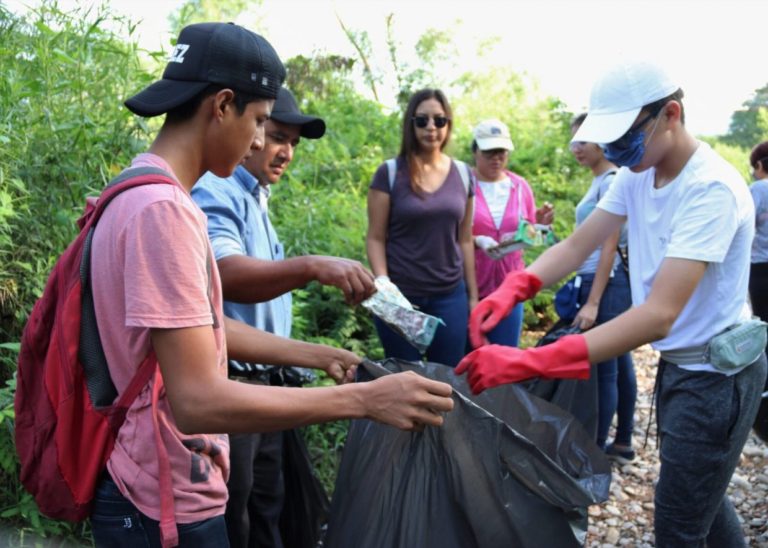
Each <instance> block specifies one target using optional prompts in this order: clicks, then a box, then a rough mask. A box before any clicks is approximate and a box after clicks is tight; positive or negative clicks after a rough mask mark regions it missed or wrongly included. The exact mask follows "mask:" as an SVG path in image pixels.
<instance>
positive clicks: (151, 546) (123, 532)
mask: <svg viewBox="0 0 768 548" xmlns="http://www.w3.org/2000/svg"><path fill="white" fill-rule="evenodd" d="M176 527H177V529H178V532H179V546H181V547H184V546H189V547H190V548H193V547H197V546H205V547H206V548H208V547H212V548H219V547H221V548H228V547H229V541H228V540H227V526H226V524H225V523H224V515H223V514H222V515H221V516H216V517H215V518H210V519H206V520H203V521H197V522H195V523H177V524H176ZM91 529H92V531H93V540H94V542H95V543H96V546H97V547H101V546H103V547H104V548H160V546H161V543H160V526H159V523H158V522H157V521H155V520H153V519H150V518H148V517H147V516H145V515H144V514H142V513H141V512H139V510H138V509H137V508H136V507H135V506H134V505H133V504H132V503H131V502H130V501H129V500H128V499H126V498H125V497H124V496H123V495H122V493H120V490H119V489H118V488H117V485H115V482H114V481H112V478H110V477H109V474H107V473H105V474H104V478H103V479H102V481H101V483H100V484H99V485H98V487H97V488H96V496H95V497H94V500H93V509H92V510H91Z"/></svg>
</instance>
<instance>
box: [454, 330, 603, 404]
mask: <svg viewBox="0 0 768 548" xmlns="http://www.w3.org/2000/svg"><path fill="white" fill-rule="evenodd" d="M465 371H466V372H467V382H468V383H469V386H470V388H471V389H472V392H473V393H474V394H479V393H480V392H482V391H483V390H485V389H487V388H493V387H494V386H499V385H501V384H509V383H514V382H520V381H524V380H526V379H530V378H532V377H543V378H546V379H581V380H584V379H588V378H589V351H588V349H587V341H586V339H585V338H584V336H583V335H568V336H566V337H562V338H561V339H560V340H558V341H557V342H554V343H552V344H548V345H546V346H540V347H537V348H528V349H526V350H520V349H519V348H515V347H513V346H503V345H498V344H491V345H488V346H483V347H481V348H478V349H477V350H474V351H472V352H471V353H469V354H467V355H466V356H465V357H464V359H463V360H461V362H459V365H458V366H457V367H456V374H457V375H461V374H462V373H464V372H465Z"/></svg>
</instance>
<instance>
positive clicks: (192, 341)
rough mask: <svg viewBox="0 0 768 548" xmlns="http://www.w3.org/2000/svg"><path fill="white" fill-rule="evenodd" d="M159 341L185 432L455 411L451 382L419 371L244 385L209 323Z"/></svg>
mask: <svg viewBox="0 0 768 548" xmlns="http://www.w3.org/2000/svg"><path fill="white" fill-rule="evenodd" d="M151 338H152V346H153V347H154V349H155V352H156V354H157V357H158V360H159V362H160V370H161V372H162V376H163V382H164V384H165V388H166V391H167V394H168V400H169V402H170V405H171V408H172V410H173V415H174V418H175V419H176V423H177V425H178V427H179V428H180V429H181V431H182V432H185V433H188V434H191V433H200V432H206V433H213V432H233V433H236V432H270V431H277V430H285V429H288V428H295V427H298V426H304V425H307V424H313V423H319V422H325V421H330V420H337V419H342V418H363V417H365V418H370V419H373V420H376V421H379V422H383V423H386V424H390V425H392V426H396V427H398V428H403V429H407V430H415V429H420V428H423V426H424V425H432V426H439V425H441V424H442V422H443V417H442V415H441V413H443V412H446V411H450V410H451V409H452V408H453V399H452V398H451V394H452V390H451V387H450V385H447V384H444V383H441V382H437V381H433V380H430V379H426V378H424V377H421V376H419V375H417V374H415V373H412V372H408V373H398V374H394V375H386V376H384V377H382V378H380V379H377V380H375V381H371V382H366V383H352V384H345V385H342V386H334V387H326V388H284V387H275V386H258V385H251V384H246V383H239V382H236V381H231V380H229V379H227V378H226V377H225V376H224V374H223V373H221V372H220V371H219V369H218V368H217V354H216V345H215V339H214V334H213V329H212V327H210V326H201V327H189V328H181V329H152V331H151Z"/></svg>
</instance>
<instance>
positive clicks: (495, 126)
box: [472, 120, 515, 150]
mask: <svg viewBox="0 0 768 548" xmlns="http://www.w3.org/2000/svg"><path fill="white" fill-rule="evenodd" d="M472 136H473V137H474V139H475V142H476V143H477V148H479V149H480V150H494V149H497V148H503V149H504V150H514V149H515V146H514V145H513V144H512V139H510V137H509V128H508V127H507V125H506V124H505V123H504V122H502V121H500V120H485V121H483V122H480V123H479V124H477V125H476V126H475V129H473V130H472Z"/></svg>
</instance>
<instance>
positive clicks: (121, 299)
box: [91, 154, 229, 523]
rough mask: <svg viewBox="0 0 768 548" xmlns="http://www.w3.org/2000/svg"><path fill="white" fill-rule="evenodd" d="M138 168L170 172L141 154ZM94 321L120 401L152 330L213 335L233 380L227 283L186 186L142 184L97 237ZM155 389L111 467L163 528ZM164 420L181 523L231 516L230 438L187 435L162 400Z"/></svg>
mask: <svg viewBox="0 0 768 548" xmlns="http://www.w3.org/2000/svg"><path fill="white" fill-rule="evenodd" d="M132 166H133V167H146V166H152V167H160V168H162V169H165V170H166V171H168V172H169V173H171V174H173V173H172V172H171V169H170V166H168V164H167V163H166V162H165V160H163V159H162V158H161V157H159V156H156V155H153V154H141V155H139V156H137V157H136V158H135V159H134V161H133V164H132ZM91 270H92V280H93V296H94V303H95V308H96V319H97V321H98V325H99V333H100V336H101V341H102V344H103V346H104V352H105V354H106V357H107V361H108V363H109V370H110V374H111V376H112V380H113V382H114V383H115V386H116V387H117V390H118V392H122V391H123V390H124V389H125V388H126V387H127V385H128V383H129V382H130V381H131V378H132V377H133V375H134V373H135V372H136V369H137V367H138V365H139V364H140V363H141V362H142V361H143V360H144V358H145V357H146V355H147V353H148V351H149V349H150V344H151V341H150V334H149V333H150V328H181V327H198V326H205V325H212V326H213V335H214V337H215V339H216V349H217V358H218V363H217V364H211V367H214V366H215V367H217V368H218V370H219V371H220V373H221V375H222V376H226V372H227V364H226V342H225V338H224V329H223V326H222V325H221V323H220V322H221V321H222V320H223V317H224V316H223V312H222V293H221V281H220V279H219V274H218V270H217V268H216V265H215V263H214V262H213V253H212V252H211V250H210V244H209V242H208V237H207V231H206V217H205V214H204V213H203V212H202V211H201V210H200V209H199V208H198V207H197V205H195V203H194V202H193V201H192V199H191V198H190V196H189V194H188V193H187V192H186V191H185V190H184V188H183V187H182V186H181V185H178V186H170V185H145V186H141V187H138V188H135V189H130V190H127V191H125V192H123V193H122V194H120V195H118V196H117V197H116V198H115V199H114V200H113V202H112V203H111V204H110V205H109V207H107V209H106V210H105V213H104V215H103V217H102V218H101V220H100V221H99V224H98V226H97V229H96V232H95V234H94V238H93V251H92V258H91ZM151 385H152V382H150V384H149V385H148V386H147V387H146V388H145V389H144V390H143V391H142V392H141V393H140V394H139V396H138V398H137V399H136V401H135V402H134V404H133V405H132V406H131V408H130V410H129V411H128V414H127V417H126V419H125V423H124V424H123V426H122V428H120V432H119V433H118V436H117V441H116V443H115V448H114V450H113V452H112V455H111V456H110V459H109V462H108V463H107V468H108V469H109V472H110V474H111V475H112V478H113V479H114V480H115V483H116V484H117V486H118V487H119V489H120V491H121V492H122V494H123V495H124V496H125V497H126V498H128V499H129V500H130V501H131V502H132V503H133V504H135V505H136V507H137V508H138V509H139V510H140V511H141V512H142V513H144V514H146V515H147V516H149V517H150V518H152V519H155V520H159V519H160V495H159V489H158V462H157V449H156V447H155V438H154V436H155V430H154V425H153V423H152V405H151V401H152V400H151V397H152V390H151ZM158 416H159V420H160V429H161V435H162V438H163V441H164V442H165V446H166V448H167V449H168V456H169V458H170V461H171V470H172V478H173V491H174V505H175V511H176V521H177V522H179V523H191V522H195V521H200V520H203V519H208V518H210V517H214V516H218V515H221V514H223V513H224V507H225V505H226V502H227V487H226V480H227V477H228V475H229V440H228V438H227V435H226V434H214V435H191V436H188V435H184V434H182V433H181V432H179V430H178V429H177V428H176V424H175V421H174V418H173V413H172V412H171V408H170V405H169V403H168V400H167V397H166V395H165V391H163V392H161V395H160V401H159V409H158Z"/></svg>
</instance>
